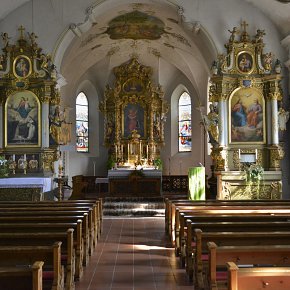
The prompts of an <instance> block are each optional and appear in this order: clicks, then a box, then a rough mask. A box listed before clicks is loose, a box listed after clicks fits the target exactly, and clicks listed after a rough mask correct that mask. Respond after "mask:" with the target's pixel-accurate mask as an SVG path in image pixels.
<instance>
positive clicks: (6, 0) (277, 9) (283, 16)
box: [0, 0, 290, 36]
mask: <svg viewBox="0 0 290 290" xmlns="http://www.w3.org/2000/svg"><path fill="white" fill-rule="evenodd" d="M32 1H37V0H0V21H1V20H2V19H3V18H5V17H6V16H7V15H8V14H9V13H11V12H12V11H13V10H15V9H17V8H18V7H20V6H21V5H23V4H25V3H26V2H32ZM48 1H51V2H52V5H53V3H54V2H57V1H60V0H48ZM62 1H65V0H62ZM214 1H216V0H214ZM242 1H246V2H249V3H251V4H253V5H254V6H256V7H257V8H258V9H260V10H261V11H262V12H263V13H265V15H267V16H268V17H269V18H270V19H271V20H272V21H273V22H274V23H275V24H276V25H277V27H279V29H280V31H281V32H282V34H283V35H284V36H287V35H288V34H290V17H289V15H290V3H289V2H288V3H282V2H280V1H279V0H242ZM283 1H285V2H286V1H287V0H283Z"/></svg>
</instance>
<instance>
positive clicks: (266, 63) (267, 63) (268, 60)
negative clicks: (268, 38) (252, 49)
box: [263, 52, 274, 71]
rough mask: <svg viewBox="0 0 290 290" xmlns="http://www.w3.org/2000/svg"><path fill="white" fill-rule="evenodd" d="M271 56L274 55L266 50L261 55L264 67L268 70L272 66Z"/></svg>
mask: <svg viewBox="0 0 290 290" xmlns="http://www.w3.org/2000/svg"><path fill="white" fill-rule="evenodd" d="M273 57H274V55H273V53H272V52H267V53H265V54H264V55H263V61H264V67H265V69H266V70H268V71H270V70H271V68H272V63H273Z"/></svg>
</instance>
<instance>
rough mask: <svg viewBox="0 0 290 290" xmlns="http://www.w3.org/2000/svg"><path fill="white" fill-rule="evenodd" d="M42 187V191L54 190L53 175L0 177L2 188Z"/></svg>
mask: <svg viewBox="0 0 290 290" xmlns="http://www.w3.org/2000/svg"><path fill="white" fill-rule="evenodd" d="M1 187H2V188H10V187H14V188H17V187H18V188H21V187H40V188H42V192H46V191H50V190H52V179H51V177H12V178H0V188H1Z"/></svg>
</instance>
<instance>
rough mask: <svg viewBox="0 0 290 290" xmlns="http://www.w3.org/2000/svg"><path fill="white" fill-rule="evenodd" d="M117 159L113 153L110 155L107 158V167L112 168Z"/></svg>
mask: <svg viewBox="0 0 290 290" xmlns="http://www.w3.org/2000/svg"><path fill="white" fill-rule="evenodd" d="M115 163H116V162H115V159H114V157H113V156H112V155H109V157H108V160H107V169H108V170H109V169H112V168H113V167H114V165H115Z"/></svg>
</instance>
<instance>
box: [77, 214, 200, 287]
mask: <svg viewBox="0 0 290 290" xmlns="http://www.w3.org/2000/svg"><path fill="white" fill-rule="evenodd" d="M118 289H120V290H121V289H122V290H125V289H126V290H164V289H166V290H189V289H190V290H192V289H194V288H193V286H192V285H191V284H190V283H189V282H188V279H187V277H186V274H185V270H184V269H180V267H179V261H178V259H177V258H176V257H175V255H174V249H173V248H171V247H170V244H169V241H168V240H167V238H166V236H165V233H164V217H160V218H159V217H154V218H146V217H141V218H126V217H125V218H124V217H121V218H120V217H117V218H115V217H104V219H103V232H102V235H101V239H100V240H99V242H98V245H97V247H96V251H95V252H94V253H93V255H92V257H91V259H90V262H89V265H88V266H87V267H86V268H85V269H84V276H83V278H82V279H81V281H80V282H76V287H75V290H118Z"/></svg>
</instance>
